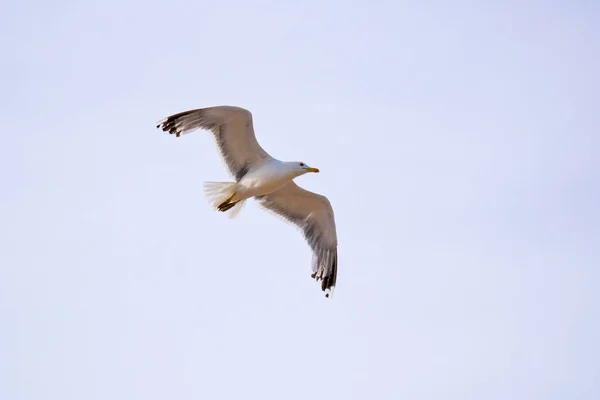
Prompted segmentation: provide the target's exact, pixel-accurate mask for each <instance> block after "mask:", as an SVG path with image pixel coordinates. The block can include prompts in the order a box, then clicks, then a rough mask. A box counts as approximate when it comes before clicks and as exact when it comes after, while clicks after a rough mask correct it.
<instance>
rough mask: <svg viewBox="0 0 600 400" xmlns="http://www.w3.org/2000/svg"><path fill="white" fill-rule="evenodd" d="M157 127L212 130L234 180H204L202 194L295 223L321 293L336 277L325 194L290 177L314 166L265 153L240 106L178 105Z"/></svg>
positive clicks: (231, 207) (219, 203)
mask: <svg viewBox="0 0 600 400" xmlns="http://www.w3.org/2000/svg"><path fill="white" fill-rule="evenodd" d="M157 128H160V129H162V130H163V131H165V132H169V133H170V134H175V136H177V137H179V136H180V135H182V134H185V133H189V132H192V131H194V130H196V129H206V130H209V131H210V132H212V133H213V135H214V137H215V139H216V142H217V145H218V147H219V150H220V153H221V156H222V157H223V159H224V160H225V163H226V164H227V167H228V169H229V172H230V173H231V175H232V176H233V177H235V182H205V184H204V189H205V193H206V196H207V198H208V199H209V200H210V201H211V202H212V203H213V205H214V207H215V208H216V209H217V210H219V211H223V212H226V211H229V216H230V217H231V218H232V217H234V216H236V215H237V214H238V213H239V212H240V210H241V208H242V206H243V204H244V202H245V201H246V199H249V198H251V197H254V198H255V199H256V200H258V201H259V204H260V205H262V206H263V207H265V208H267V209H268V210H271V211H274V212H275V213H277V214H279V215H281V216H282V217H284V218H285V219H287V220H288V221H290V222H292V223H293V224H295V225H297V226H298V227H299V228H300V229H301V230H302V231H303V233H304V238H305V239H306V241H307V242H308V244H309V245H310V247H311V249H312V251H313V261H312V272H313V273H312V275H311V276H312V277H313V278H314V279H315V280H317V281H319V280H321V281H322V282H321V289H322V290H323V291H324V292H326V294H325V296H326V297H329V293H330V292H332V291H333V288H334V287H335V282H336V277H337V234H336V229H335V218H334V215H333V209H332V208H331V204H330V203H329V200H328V199H327V197H325V196H321V195H319V194H317V193H313V192H310V191H308V190H305V189H302V188H301V187H300V186H298V185H296V183H294V178H297V177H299V176H300V175H304V174H306V173H308V172H319V170H318V169H317V168H312V167H309V166H308V165H306V164H305V163H303V162H299V161H280V160H277V159H275V158H273V157H271V156H270V155H269V154H268V153H267V152H266V151H265V150H264V149H263V148H262V147H261V146H260V144H258V142H257V141H256V136H255V135H254V127H253V125H252V114H251V113H250V112H249V111H248V110H245V109H243V108H240V107H232V106H218V107H209V108H201V109H196V110H190V111H184V112H182V113H179V114H174V115H171V116H170V117H167V118H165V119H163V120H162V121H160V122H159V123H158V126H157Z"/></svg>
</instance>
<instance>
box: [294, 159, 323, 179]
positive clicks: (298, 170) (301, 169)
mask: <svg viewBox="0 0 600 400" xmlns="http://www.w3.org/2000/svg"><path fill="white" fill-rule="evenodd" d="M286 164H287V166H288V167H289V169H290V171H293V172H294V175H295V176H300V175H304V174H306V173H308V172H315V173H316V172H319V169H318V168H313V167H309V166H308V165H307V164H306V163H304V162H301V161H290V162H287V163H286Z"/></svg>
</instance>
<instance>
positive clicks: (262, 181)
mask: <svg viewBox="0 0 600 400" xmlns="http://www.w3.org/2000/svg"><path fill="white" fill-rule="evenodd" d="M291 167H292V166H289V165H288V164H287V163H284V162H282V161H279V160H275V159H271V160H269V161H267V162H265V163H264V165H262V166H259V167H257V168H256V169H253V170H250V171H248V173H247V174H246V175H244V177H243V178H242V179H241V180H240V181H239V182H238V186H239V187H240V191H239V192H238V193H237V194H236V197H237V196H239V197H240V200H241V199H247V198H250V197H257V196H264V195H267V194H271V193H273V192H275V191H277V190H279V189H281V188H282V187H284V186H285V185H286V184H287V183H288V182H290V181H291V180H293V179H294V178H296V177H297V176H298V171H296V170H295V169H293V168H291ZM236 197H234V199H235V198H236Z"/></svg>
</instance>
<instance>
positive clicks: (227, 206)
mask: <svg viewBox="0 0 600 400" xmlns="http://www.w3.org/2000/svg"><path fill="white" fill-rule="evenodd" d="M234 196H235V193H234V194H232V195H231V196H230V197H229V198H228V199H227V200H225V201H224V202H222V203H221V204H219V207H217V209H218V210H219V211H223V212H225V211H227V210H229V209H231V207H233V206H235V205H236V203H237V201H236V202H233V203H230V201H231V199H233V197H234Z"/></svg>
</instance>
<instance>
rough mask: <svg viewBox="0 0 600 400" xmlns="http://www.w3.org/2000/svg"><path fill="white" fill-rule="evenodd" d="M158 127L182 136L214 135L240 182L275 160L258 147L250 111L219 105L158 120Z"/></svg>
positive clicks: (229, 166)
mask: <svg viewBox="0 0 600 400" xmlns="http://www.w3.org/2000/svg"><path fill="white" fill-rule="evenodd" d="M157 128H160V129H162V130H163V131H165V132H169V133H171V134H173V133H174V134H175V136H179V135H182V134H185V133H188V132H192V131H194V130H196V129H206V130H209V131H211V132H212V133H213V135H214V137H215V139H216V141H217V145H218V147H219V150H220V152H221V156H222V157H223V159H224V160H225V163H226V164H227V167H228V168H229V172H230V173H231V174H232V175H233V176H234V177H235V179H236V181H239V180H240V179H242V178H243V177H244V175H246V173H248V171H249V170H250V169H253V168H255V167H257V166H260V165H261V164H263V163H264V162H266V161H268V160H270V159H272V157H271V156H270V155H269V154H268V153H267V152H266V151H265V150H264V149H263V148H262V147H261V146H260V144H258V141H257V140H256V136H255V134H254V126H253V124H252V114H251V113H250V111H248V110H246V109H243V108H240V107H232V106H218V107H209V108H200V109H196V110H190V111H184V112H181V113H179V114H174V115H171V116H170V117H167V118H165V119H163V120H162V121H159V123H158V126H157Z"/></svg>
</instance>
